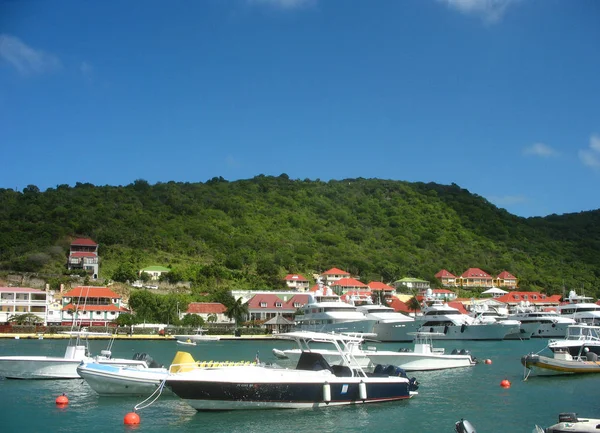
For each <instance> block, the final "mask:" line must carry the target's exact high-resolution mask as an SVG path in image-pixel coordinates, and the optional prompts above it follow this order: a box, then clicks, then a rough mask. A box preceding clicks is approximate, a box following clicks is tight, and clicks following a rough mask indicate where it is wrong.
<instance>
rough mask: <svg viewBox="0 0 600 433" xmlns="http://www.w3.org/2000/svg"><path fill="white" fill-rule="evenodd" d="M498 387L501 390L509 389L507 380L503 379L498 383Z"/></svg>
mask: <svg viewBox="0 0 600 433" xmlns="http://www.w3.org/2000/svg"><path fill="white" fill-rule="evenodd" d="M500 386H501V387H502V388H510V382H509V381H508V379H504V380H503V381H502V382H500Z"/></svg>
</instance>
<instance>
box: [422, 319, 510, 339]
mask: <svg viewBox="0 0 600 433" xmlns="http://www.w3.org/2000/svg"><path fill="white" fill-rule="evenodd" d="M418 332H430V333H436V335H434V336H432V339H434V340H503V339H504V337H505V336H506V335H507V334H509V333H512V332H517V331H516V330H515V329H514V328H512V327H506V326H502V325H499V324H495V323H492V324H489V325H455V326H423V327H421V328H420V329H419V331H418Z"/></svg>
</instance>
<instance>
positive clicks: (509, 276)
mask: <svg viewBox="0 0 600 433" xmlns="http://www.w3.org/2000/svg"><path fill="white" fill-rule="evenodd" d="M498 278H501V279H503V280H516V279H517V277H515V276H514V275H513V274H511V273H510V272H508V271H502V272H500V273H499V274H498Z"/></svg>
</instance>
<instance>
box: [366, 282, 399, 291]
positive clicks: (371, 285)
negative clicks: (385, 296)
mask: <svg viewBox="0 0 600 433" xmlns="http://www.w3.org/2000/svg"><path fill="white" fill-rule="evenodd" d="M367 286H369V288H370V289H371V290H385V291H394V290H396V289H394V288H393V287H390V286H388V285H387V284H385V283H382V282H380V281H371V282H370V283H369V284H367Z"/></svg>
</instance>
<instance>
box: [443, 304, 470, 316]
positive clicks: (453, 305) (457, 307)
mask: <svg viewBox="0 0 600 433" xmlns="http://www.w3.org/2000/svg"><path fill="white" fill-rule="evenodd" d="M447 304H448V306H449V307H452V308H456V309H457V310H458V311H460V312H461V313H463V314H468V312H467V309H466V308H465V306H464V305H463V303H462V302H456V301H454V302H452V301H451V302H448V303H447Z"/></svg>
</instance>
